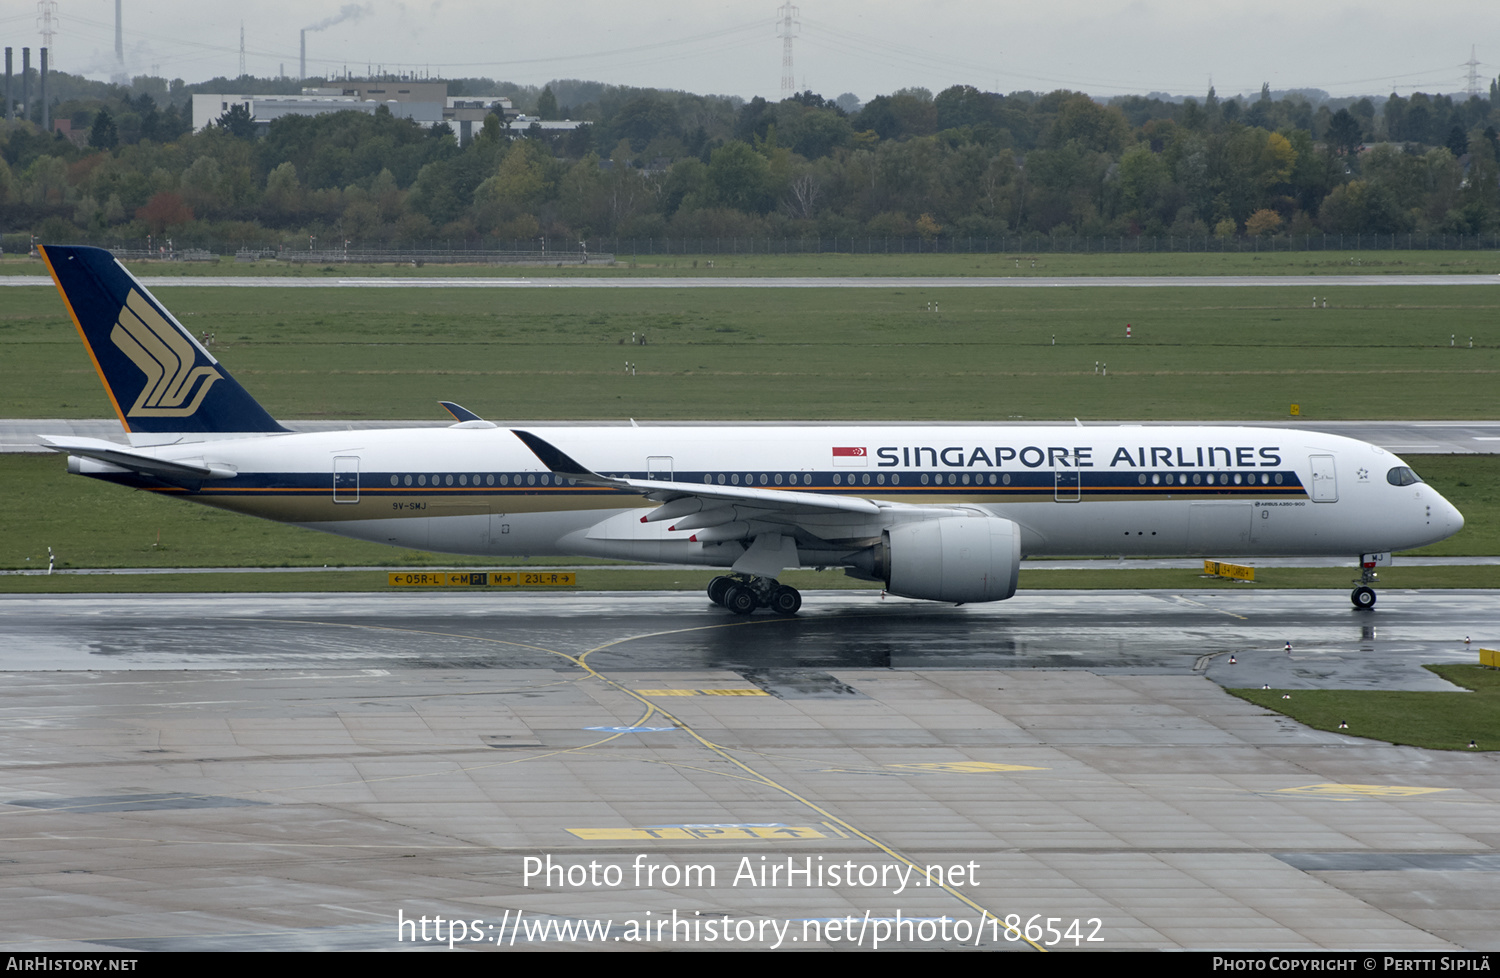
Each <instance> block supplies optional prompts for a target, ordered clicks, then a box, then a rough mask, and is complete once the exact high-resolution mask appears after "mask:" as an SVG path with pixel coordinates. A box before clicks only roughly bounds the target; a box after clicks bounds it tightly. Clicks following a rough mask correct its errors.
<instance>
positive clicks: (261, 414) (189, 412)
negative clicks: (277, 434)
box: [41, 245, 286, 436]
mask: <svg viewBox="0 0 1500 978" xmlns="http://www.w3.org/2000/svg"><path fill="white" fill-rule="evenodd" d="M41 251H42V258H43V259H44V260H45V261H46V262H47V269H48V270H49V271H50V272H51V273H52V280H53V281H54V282H56V283H57V290H58V291H59V292H61V293H62V297H63V302H64V303H66V304H67V307H68V313H69V315H71V316H72V317H73V324H74V325H75V326H77V327H78V334H79V335H80V336H82V337H83V342H84V345H85V346H87V347H88V350H89V355H90V356H91V357H93V360H94V367H95V369H97V370H98V371H99V379H100V380H102V381H104V389H105V391H107V392H108V394H109V399H110V401H111V402H112V403H113V404H114V406H115V413H116V414H117V415H119V417H120V423H121V424H123V425H124V426H125V430H126V431H127V432H130V433H131V434H132V435H148V436H149V435H159V434H199V433H203V434H206V433H233V432H273V431H285V430H286V429H285V428H283V427H282V426H281V425H279V424H277V423H276V421H275V420H274V419H273V418H272V417H271V416H270V415H269V414H267V413H266V411H265V408H263V407H261V406H260V405H259V404H257V403H256V402H255V399H254V398H252V397H251V396H250V395H249V394H247V393H246V392H245V389H244V388H243V387H241V386H240V385H239V384H237V383H235V381H234V378H233V377H231V376H229V371H227V370H225V369H224V368H223V367H222V366H221V365H220V364H219V361H217V360H215V359H214V358H213V355H212V354H210V353H209V352H208V351H207V350H205V349H204V348H203V347H202V346H201V345H199V343H198V341H197V340H196V339H194V338H193V334H192V333H189V332H188V331H187V330H186V329H184V328H183V326H182V324H181V323H179V322H178V321H177V320H176V319H175V318H173V316H172V314H171V313H170V312H168V311H167V310H166V307H164V306H163V305H162V304H161V303H159V302H157V301H156V299H155V297H153V296H152V295H151V293H150V292H148V291H147V290H146V287H145V286H144V285H142V284H141V283H140V282H138V281H136V279H135V277H134V276H133V275H131V274H130V273H129V272H127V271H126V270H125V267H124V266H123V265H121V264H120V263H119V262H117V261H115V258H114V256H113V255H111V254H110V253H109V252H107V251H104V250H103V249H101V248H64V247H60V246H55V245H44V246H43V247H42V249H41Z"/></svg>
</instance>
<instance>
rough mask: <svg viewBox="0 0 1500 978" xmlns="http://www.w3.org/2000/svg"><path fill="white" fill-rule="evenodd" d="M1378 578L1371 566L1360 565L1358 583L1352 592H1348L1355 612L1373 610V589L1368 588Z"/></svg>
mask: <svg viewBox="0 0 1500 978" xmlns="http://www.w3.org/2000/svg"><path fill="white" fill-rule="evenodd" d="M1377 577H1379V575H1378V574H1376V573H1375V567H1374V565H1373V564H1370V565H1368V566H1366V565H1361V570H1360V575H1359V582H1358V583H1357V584H1356V585H1355V588H1354V590H1353V591H1350V592H1349V600H1350V601H1352V602H1354V610H1355V611H1372V610H1374V608H1375V589H1374V588H1372V587H1370V585H1371V584H1374V583H1375V579H1376V578H1377Z"/></svg>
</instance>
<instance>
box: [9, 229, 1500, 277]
mask: <svg viewBox="0 0 1500 978" xmlns="http://www.w3.org/2000/svg"><path fill="white" fill-rule="evenodd" d="M1110 240H1111V242H1112V243H1113V242H1115V241H1116V240H1117V239H1110ZM1348 243H1349V247H1348V248H1346V249H1343V250H1331V251H1295V252H1290V251H1276V252H1269V251H1261V252H1251V253H1244V254H1238V253H1228V254H1225V253H1205V252H1202V251H1195V252H1167V251H1159V252H1144V253H1141V254H1133V253H1128V254H1120V253H1118V252H1114V253H1111V252H1108V251H1105V252H1100V251H1097V250H1096V251H1092V252H1083V253H1062V252H1040V253H1033V252H1029V251H1021V252H1004V253H1000V252H996V253H993V254H973V255H968V254H957V255H954V254H930V253H929V254H914V253H907V254H900V253H897V254H858V255H856V254H842V253H829V254H764V253H755V254H746V253H740V254H697V255H660V254H650V253H647V252H645V251H641V252H635V253H631V252H622V253H620V254H618V255H616V262H615V264H614V265H600V264H594V265H588V266H577V265H564V266H562V267H561V268H559V267H556V266H549V265H424V266H422V267H421V268H413V267H412V266H411V265H409V264H406V265H398V264H394V263H392V264H379V265H345V264H342V263H340V264H336V265H312V264H293V263H290V262H279V261H257V262H237V261H235V260H234V259H232V258H224V259H220V260H219V261H218V262H132V263H130V266H129V267H130V269H131V270H132V271H133V272H135V273H136V274H138V275H155V276H164V275H185V276H194V275H255V276H265V275H288V276H299V277H334V276H336V277H339V278H348V277H351V276H366V275H368V276H380V277H400V278H410V277H412V276H423V277H434V278H442V277H448V276H474V275H484V276H494V277H499V278H517V277H527V278H543V277H568V276H575V275H590V276H597V275H618V276H644V277H650V276H694V277H702V278H711V277H727V276H744V275H751V276H762V275H764V276H787V275H790V276H825V275H831V276H840V277H850V276H853V277H861V276H888V275H902V276H923V275H931V276H952V275H971V276H974V275H978V276H984V275H1019V276H1049V277H1050V276H1057V275H1330V276H1349V275H1372V274H1380V275H1417V274H1421V275H1452V274H1483V275H1495V274H1497V273H1500V252H1495V251H1368V250H1363V251H1361V250H1355V248H1354V247H1353V244H1354V239H1353V238H1352V237H1351V238H1349V241H1348ZM777 244H778V245H779V239H778V241H777ZM1200 244H1201V243H1200ZM677 246H678V247H680V244H679V245H677ZM757 247H761V248H764V247H765V243H764V241H763V240H760V241H759V242H758V245H757ZM1091 247H1093V248H1096V249H1097V248H1098V247H1099V243H1098V239H1095V240H1094V242H1093V243H1092V245H1091ZM1033 262H1034V264H1033ZM710 264H712V266H713V267H709V266H710ZM45 274H46V268H45V266H44V265H43V264H42V262H41V260H40V259H30V258H26V257H24V256H19V257H16V256H7V257H6V258H5V260H4V261H0V275H45Z"/></svg>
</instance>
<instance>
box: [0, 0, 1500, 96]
mask: <svg viewBox="0 0 1500 978" xmlns="http://www.w3.org/2000/svg"><path fill="white" fill-rule="evenodd" d="M55 7H56V15H57V27H56V32H57V33H56V36H55V39H54V43H53V51H52V64H53V65H54V66H56V67H57V68H59V69H61V70H64V71H69V72H74V73H80V74H85V75H88V76H89V77H94V78H101V79H103V78H108V77H109V75H110V69H111V65H112V63H113V60H114V0H56V4H55ZM798 8H799V14H798V18H797V19H798V21H799V22H800V26H799V27H798V28H797V30H796V39H795V40H794V41H793V62H794V69H795V77H796V83H797V85H796V87H797V88H798V89H799V90H801V89H803V88H810V89H812V90H813V91H815V92H818V93H820V94H822V95H825V96H828V97H833V96H836V95H838V94H840V93H842V92H846V91H847V92H854V93H855V94H856V95H858V96H859V97H860V98H861V99H863V100H868V99H870V98H871V97H873V96H875V95H879V94H888V93H890V92H893V91H895V90H896V89H898V88H903V87H908V86H923V87H926V88H928V89H931V90H932V91H933V92H938V91H940V90H942V89H943V88H946V87H948V86H949V85H952V84H956V83H963V84H971V85H974V86H976V87H979V88H982V89H986V90H990V91H999V92H1012V91H1017V90H1020V89H1033V90H1037V91H1050V90H1052V89H1055V88H1071V89H1076V90H1080V91H1085V92H1088V93H1090V94H1092V95H1094V96H1096V97H1108V96H1111V95H1120V94H1128V93H1140V94H1145V93H1148V92H1152V91H1164V92H1170V93H1173V94H1193V95H1201V94H1202V93H1203V92H1205V91H1206V90H1207V89H1208V86H1209V83H1210V80H1212V83H1213V84H1214V85H1215V87H1216V88H1217V90H1218V92H1219V94H1220V95H1232V94H1236V93H1241V92H1257V91H1259V89H1260V85H1261V83H1262V82H1270V84H1271V87H1272V88H1273V89H1282V88H1302V87H1307V88H1321V89H1324V90H1326V91H1328V92H1330V93H1332V94H1334V95H1355V94H1384V93H1389V92H1390V91H1392V90H1395V91H1399V92H1401V93H1402V94H1409V93H1410V92H1412V91H1417V90H1420V91H1427V92H1459V91H1462V90H1463V89H1464V88H1465V87H1466V85H1467V75H1468V68H1467V67H1466V66H1465V64H1464V62H1466V61H1468V60H1469V57H1470V47H1471V45H1472V46H1475V53H1474V57H1475V58H1476V59H1477V60H1478V61H1479V62H1480V65H1479V68H1478V73H1479V79H1480V81H1479V88H1480V90H1481V92H1487V91H1488V88H1489V82H1490V80H1491V79H1493V78H1494V77H1495V76H1496V75H1497V74H1500V3H1496V2H1495V0H1436V2H1433V3H1426V4H1414V3H1411V2H1409V0H1363V2H1360V3H1358V4H1355V3H1339V2H1324V0H1311V2H1309V0H1261V2H1259V3H1253V4H1252V3H1246V2H1244V0H1238V2H1228V0H1135V2H1131V0H1050V2H1038V0H1032V2H980V0H924V2H922V3H896V2H892V0H808V2H806V3H802V4H799V5H798ZM777 10H778V8H777V5H776V4H775V3H774V2H768V0H762V2H756V3H748V2H726V0H646V2H644V3H641V2H636V3H622V2H620V0H566V2H562V3H556V2H554V3H515V4H505V5H501V4H497V3H494V2H486V0H430V2H420V0H410V2H368V3H363V4H358V3H346V2H341V0H298V2H291V0H258V2H254V3H244V2H240V3H228V2H225V0H124V11H125V33H124V39H125V52H126V68H127V70H128V71H129V72H130V73H131V74H143V73H151V74H161V75H164V76H165V77H167V78H183V79H185V80H187V81H189V82H193V81H202V80H205V79H208V78H212V77H214V76H216V75H226V76H230V77H233V76H235V75H237V74H238V73H239V31H240V23H241V18H242V17H243V18H244V28H245V51H246V59H245V64H246V69H247V70H248V71H249V72H250V73H251V74H253V75H259V76H267V75H272V74H275V73H277V72H278V71H280V70H282V68H283V67H284V68H285V70H286V72H287V73H288V74H296V72H297V56H298V31H299V28H303V27H313V26H315V25H323V26H322V27H321V29H320V30H317V31H313V32H309V33H308V35H307V56H308V72H309V74H322V73H332V72H339V73H342V71H343V70H344V68H345V67H346V66H347V67H348V69H349V70H350V71H352V72H355V73H356V74H363V73H364V72H365V71H366V70H367V67H378V66H384V68H385V69H386V70H387V71H394V70H406V71H413V70H414V71H417V72H420V73H430V74H431V75H432V76H433V77H439V76H441V77H460V76H470V75H483V76H489V77H492V78H495V79H497V80H506V81H513V82H518V83H522V84H536V85H539V84H541V83H543V82H546V81H549V80H551V79H553V78H584V79H590V80H596V81H603V82H608V83H613V84H627V85H641V86H652V87H659V88H675V89H683V90H687V91H692V92H700V93H720V94H731V95H740V96H744V97H747V98H748V97H750V96H753V95H763V96H766V97H768V98H772V99H775V98H777V97H779V95H780V90H781V58H782V42H781V40H779V38H778V36H777V23H778V14H777ZM0 39H3V43H4V44H5V45H9V46H11V47H14V48H17V49H19V48H20V47H22V46H30V47H32V48H33V49H35V48H37V47H40V46H41V37H40V34H39V31H38V28H37V7H36V6H35V5H34V4H33V3H32V2H31V0H12V2H11V3H9V4H7V5H6V10H5V12H4V13H0ZM32 58H33V63H35V62H36V60H37V54H36V52H35V50H33V54H32ZM15 59H16V65H17V67H18V68H19V65H20V51H19V50H17V51H16V52H15Z"/></svg>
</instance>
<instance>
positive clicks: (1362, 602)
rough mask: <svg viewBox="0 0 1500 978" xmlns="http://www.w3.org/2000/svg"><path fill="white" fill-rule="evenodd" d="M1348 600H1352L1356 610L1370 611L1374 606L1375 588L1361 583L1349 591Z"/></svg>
mask: <svg viewBox="0 0 1500 978" xmlns="http://www.w3.org/2000/svg"><path fill="white" fill-rule="evenodd" d="M1349 600H1350V601H1352V602H1354V607H1355V609H1356V610H1358V611H1370V610H1371V609H1373V608H1374V607H1375V589H1374V588H1372V587H1364V586H1363V585H1361V586H1360V587H1357V588H1355V589H1354V591H1353V592H1352V593H1350V595H1349Z"/></svg>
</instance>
